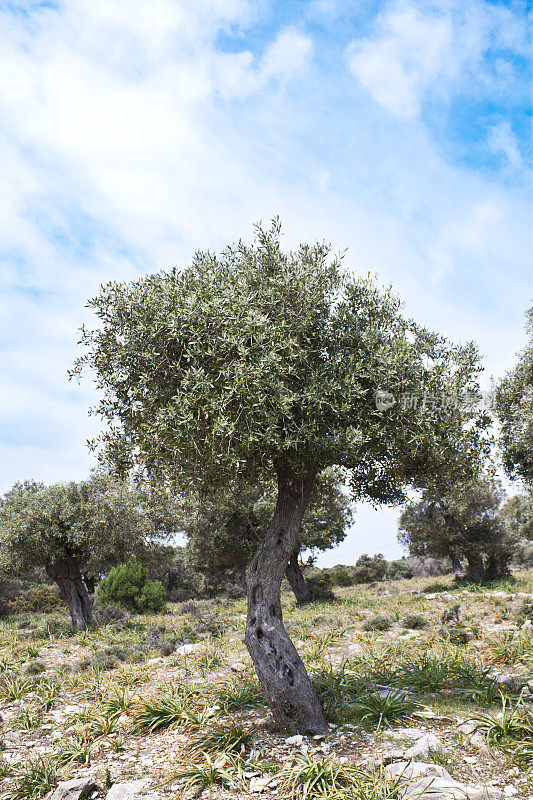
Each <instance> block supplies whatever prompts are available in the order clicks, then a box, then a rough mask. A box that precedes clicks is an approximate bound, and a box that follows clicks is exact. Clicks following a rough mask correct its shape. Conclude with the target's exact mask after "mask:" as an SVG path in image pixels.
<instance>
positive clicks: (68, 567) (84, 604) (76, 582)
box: [46, 557, 92, 630]
mask: <svg viewBox="0 0 533 800" xmlns="http://www.w3.org/2000/svg"><path fill="white" fill-rule="evenodd" d="M46 573H47V575H48V577H49V578H51V579H52V580H53V581H55V582H56V583H57V585H58V586H59V588H60V590H61V594H62V595H63V598H64V599H65V602H66V604H67V605H68V609H69V611H70V617H71V619H72V624H73V626H74V627H75V628H77V630H84V629H85V628H86V627H87V626H88V625H90V624H91V622H92V612H91V602H90V600H89V595H88V593H87V589H86V587H85V584H84V582H83V579H82V576H81V572H80V567H79V564H78V562H77V561H76V559H74V558H70V557H69V558H66V559H65V560H63V561H56V562H55V563H54V564H47V566H46Z"/></svg>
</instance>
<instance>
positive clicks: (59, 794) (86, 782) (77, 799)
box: [50, 778, 96, 800]
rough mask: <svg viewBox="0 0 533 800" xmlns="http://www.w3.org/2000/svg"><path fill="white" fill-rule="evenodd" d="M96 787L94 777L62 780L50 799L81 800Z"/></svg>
mask: <svg viewBox="0 0 533 800" xmlns="http://www.w3.org/2000/svg"><path fill="white" fill-rule="evenodd" d="M94 789H96V783H95V782H94V780H93V778H73V779H72V780H70V781H60V782H59V783H58V784H57V787H56V788H55V789H54V792H53V794H52V795H51V797H50V800H81V798H82V797H87V795H89V794H91V792H92V791H93V790H94Z"/></svg>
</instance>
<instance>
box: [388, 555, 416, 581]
mask: <svg viewBox="0 0 533 800" xmlns="http://www.w3.org/2000/svg"><path fill="white" fill-rule="evenodd" d="M413 575H414V572H413V568H412V567H411V564H410V563H409V561H408V560H407V559H406V558H398V559H396V560H395V561H389V565H388V567H387V578H389V579H390V580H396V581H397V580H403V579H405V578H412V577H413Z"/></svg>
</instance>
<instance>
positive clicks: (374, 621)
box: [363, 614, 392, 631]
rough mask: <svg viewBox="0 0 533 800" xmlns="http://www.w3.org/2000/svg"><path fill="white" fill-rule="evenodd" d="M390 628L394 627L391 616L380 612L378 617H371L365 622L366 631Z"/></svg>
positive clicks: (364, 628)
mask: <svg viewBox="0 0 533 800" xmlns="http://www.w3.org/2000/svg"><path fill="white" fill-rule="evenodd" d="M389 628H392V620H391V618H390V617H385V616H384V615H382V614H378V615H377V616H376V617H370V619H367V620H366V622H365V623H364V624H363V630H364V631H388V630H389Z"/></svg>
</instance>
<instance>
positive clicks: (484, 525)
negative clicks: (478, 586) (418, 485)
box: [398, 475, 514, 583]
mask: <svg viewBox="0 0 533 800" xmlns="http://www.w3.org/2000/svg"><path fill="white" fill-rule="evenodd" d="M502 500H503V493H502V490H501V487H500V486H499V484H498V483H497V482H496V481H495V480H494V479H493V478H492V477H491V476H490V475H485V476H483V477H481V478H477V479H474V480H469V481H465V482H464V483H459V484H456V485H454V486H452V487H448V489H447V490H446V491H440V490H439V489H436V488H435V487H432V488H427V489H425V490H424V491H423V493H422V497H421V498H420V500H418V501H417V502H413V503H409V504H408V505H407V506H406V508H405V510H404V511H403V513H402V515H401V517H400V520H399V534H398V538H399V540H400V541H401V542H402V544H404V545H406V546H407V547H408V549H409V553H410V555H412V556H433V557H436V558H450V559H451V561H452V564H454V565H455V566H457V567H458V566H459V565H460V562H461V561H462V560H466V562H467V573H466V574H467V577H468V578H469V579H470V580H472V581H474V582H476V583H478V582H481V581H483V580H486V579H489V578H497V577H501V576H503V575H505V574H507V572H508V565H509V561H510V559H511V556H512V553H513V547H514V541H513V537H512V536H510V535H509V533H508V532H507V530H506V527H505V525H504V524H503V521H502V518H501V513H500V507H501V504H502Z"/></svg>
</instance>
